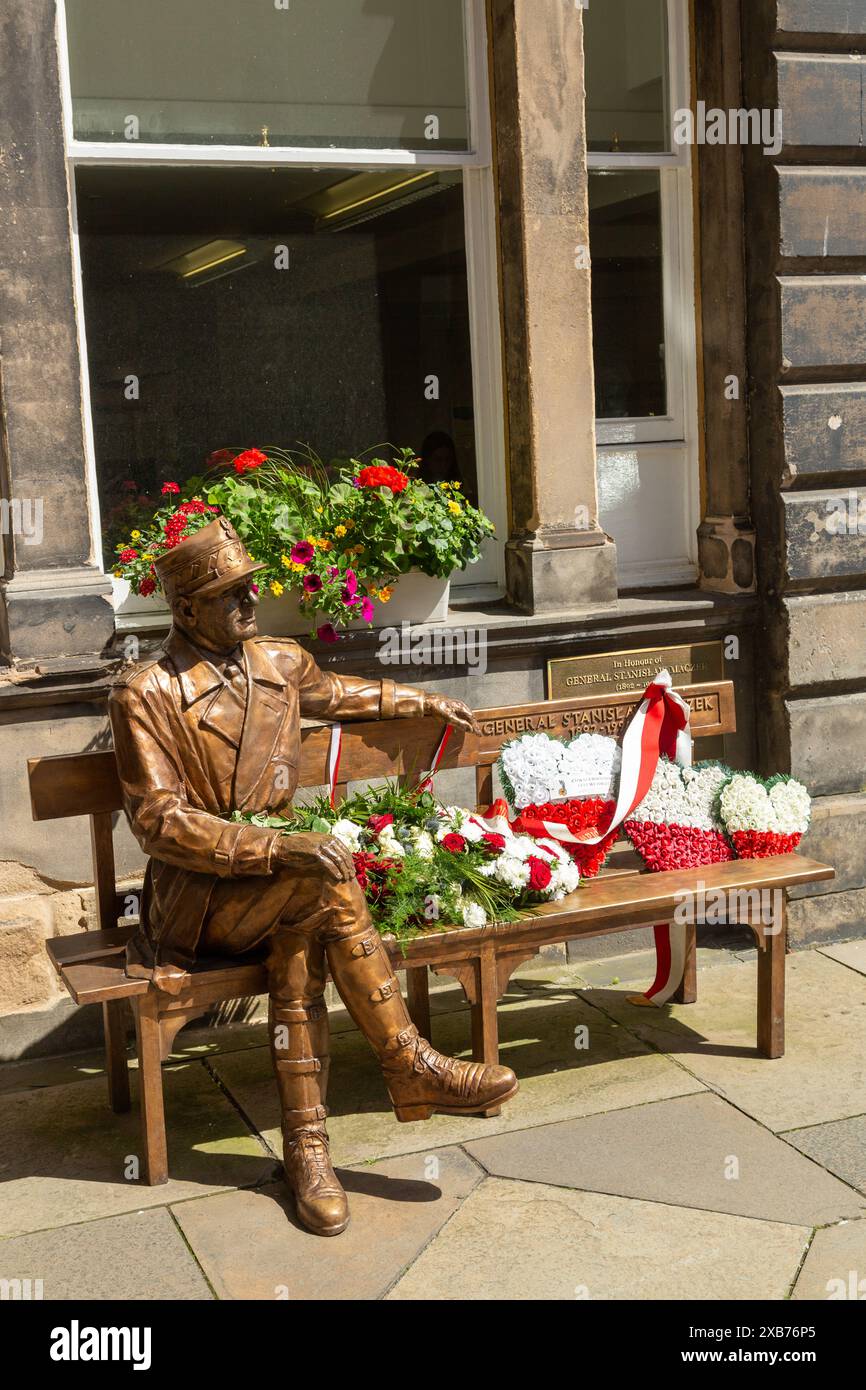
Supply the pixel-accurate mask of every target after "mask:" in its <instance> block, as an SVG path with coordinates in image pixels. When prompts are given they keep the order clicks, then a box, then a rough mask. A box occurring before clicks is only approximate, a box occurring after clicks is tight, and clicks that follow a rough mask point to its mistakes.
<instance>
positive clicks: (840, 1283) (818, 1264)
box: [791, 1221, 866, 1302]
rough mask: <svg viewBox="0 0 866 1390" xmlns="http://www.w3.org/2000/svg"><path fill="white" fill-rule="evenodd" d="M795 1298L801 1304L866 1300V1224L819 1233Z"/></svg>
mask: <svg viewBox="0 0 866 1390" xmlns="http://www.w3.org/2000/svg"><path fill="white" fill-rule="evenodd" d="M791 1297H792V1298H794V1299H796V1300H797V1301H798V1302H802V1301H804V1300H806V1299H808V1300H810V1301H812V1302H817V1301H819V1300H822V1301H823V1300H832V1301H834V1302H841V1301H847V1300H850V1299H854V1300H856V1301H858V1302H862V1300H863V1299H866V1221H846V1222H843V1223H842V1224H841V1225H839V1226H828V1227H825V1228H824V1230H821V1231H816V1232H815V1239H814V1240H813V1241H812V1244H811V1245H810V1247H809V1253H808V1255H807V1256H806V1259H805V1261H804V1262H803V1268H802V1270H801V1271H800V1275H799V1278H798V1279H797V1283H796V1284H795V1286H794V1292H793V1294H792V1295H791Z"/></svg>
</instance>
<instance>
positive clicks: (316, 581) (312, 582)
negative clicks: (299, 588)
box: [303, 574, 322, 594]
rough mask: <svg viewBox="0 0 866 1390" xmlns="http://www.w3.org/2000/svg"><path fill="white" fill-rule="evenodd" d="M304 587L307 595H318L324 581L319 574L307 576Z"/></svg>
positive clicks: (305, 576)
mask: <svg viewBox="0 0 866 1390" xmlns="http://www.w3.org/2000/svg"><path fill="white" fill-rule="evenodd" d="M303 587H304V593H305V594H317V593H318V592H319V590H320V589H321V588H322V581H321V579H320V578H319V576H318V575H317V574H305V575H304V584H303Z"/></svg>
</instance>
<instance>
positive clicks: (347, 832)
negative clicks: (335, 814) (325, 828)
mask: <svg viewBox="0 0 866 1390" xmlns="http://www.w3.org/2000/svg"><path fill="white" fill-rule="evenodd" d="M331 834H332V835H333V836H334V839H335V840H339V841H340V844H341V845H345V846H346V849H350V850H353V851H354V850H357V849H360V846H361V827H360V825H356V824H355V822H354V821H351V820H338V821H336V822H335V824H334V825H332V826H331Z"/></svg>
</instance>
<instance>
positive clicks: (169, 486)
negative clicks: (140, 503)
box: [162, 483, 180, 497]
mask: <svg viewBox="0 0 866 1390" xmlns="http://www.w3.org/2000/svg"><path fill="white" fill-rule="evenodd" d="M162 495H163V497H169V496H171V497H174V496H179V495H180V485H179V484H178V483H163V485H162Z"/></svg>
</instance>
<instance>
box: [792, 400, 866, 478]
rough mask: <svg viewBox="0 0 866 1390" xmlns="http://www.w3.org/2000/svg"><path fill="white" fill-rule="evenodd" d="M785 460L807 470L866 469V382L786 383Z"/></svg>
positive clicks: (796, 474)
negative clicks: (838, 383)
mask: <svg viewBox="0 0 866 1390" xmlns="http://www.w3.org/2000/svg"><path fill="white" fill-rule="evenodd" d="M780 390H781V393H782V411H783V417H784V431H785V466H786V470H787V474H788V478H789V479H790V480H791V481H793V479H794V478H797V477H799V476H800V475H801V474H804V473H842V472H844V471H845V469H849V468H850V469H866V384H864V383H863V382H851V383H846V384H840V385H836V384H833V385H826V384H824V385H814V386H813V385H810V386H783V387H780Z"/></svg>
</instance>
